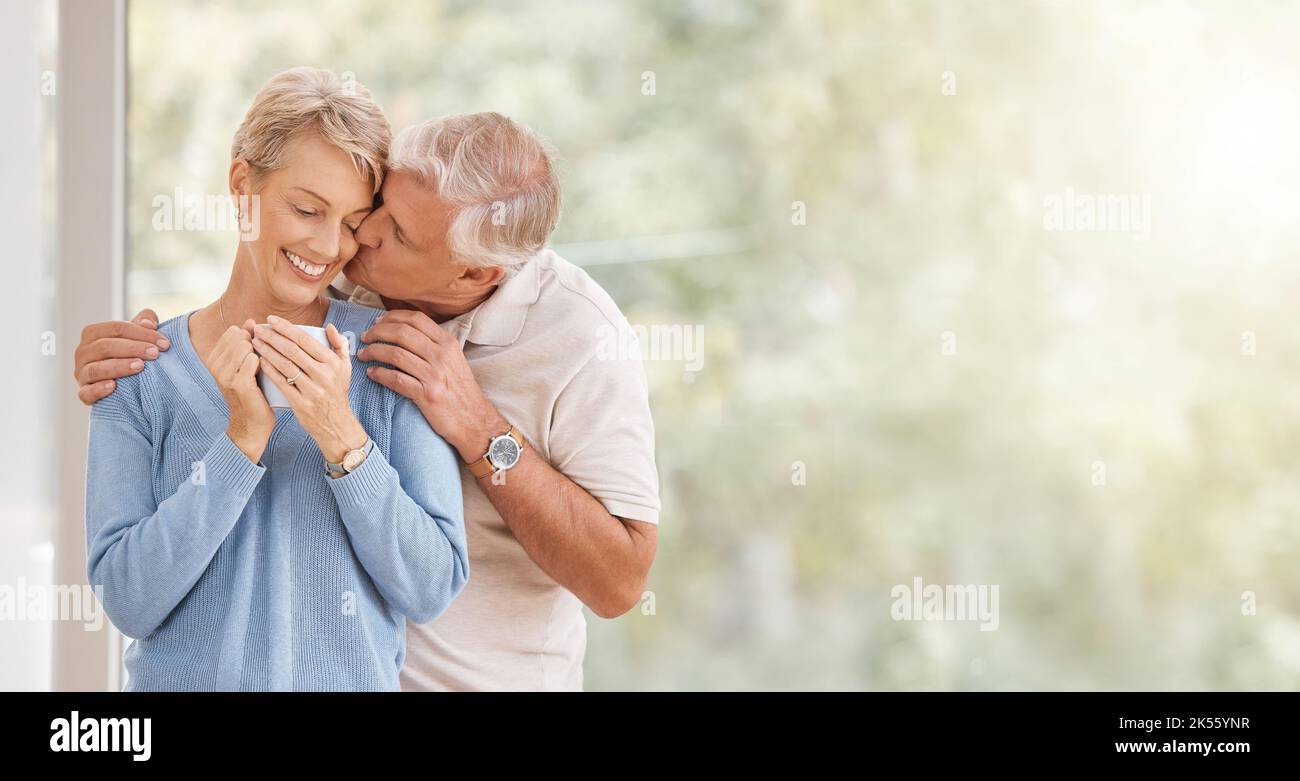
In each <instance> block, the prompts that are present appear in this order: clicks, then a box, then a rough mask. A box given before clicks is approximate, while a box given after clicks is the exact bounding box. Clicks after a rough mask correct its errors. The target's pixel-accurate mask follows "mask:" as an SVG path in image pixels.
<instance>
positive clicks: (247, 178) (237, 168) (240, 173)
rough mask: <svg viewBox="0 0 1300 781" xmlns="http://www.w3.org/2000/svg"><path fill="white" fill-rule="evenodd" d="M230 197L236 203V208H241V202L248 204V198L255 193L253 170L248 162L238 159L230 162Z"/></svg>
mask: <svg viewBox="0 0 1300 781" xmlns="http://www.w3.org/2000/svg"><path fill="white" fill-rule="evenodd" d="M228 178H229V180H230V197H231V198H232V199H233V200H234V201H235V208H239V207H240V206H241V205H242V204H241V200H242V202H243V203H247V202H248V196H249V195H251V194H252V193H253V169H252V167H251V166H250V165H249V164H248V161H247V160H244V159H243V158H240V157H237V158H235V159H234V160H231V161H230V173H229V177H228Z"/></svg>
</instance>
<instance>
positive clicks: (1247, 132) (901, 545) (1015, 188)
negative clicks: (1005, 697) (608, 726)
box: [128, 0, 1300, 690]
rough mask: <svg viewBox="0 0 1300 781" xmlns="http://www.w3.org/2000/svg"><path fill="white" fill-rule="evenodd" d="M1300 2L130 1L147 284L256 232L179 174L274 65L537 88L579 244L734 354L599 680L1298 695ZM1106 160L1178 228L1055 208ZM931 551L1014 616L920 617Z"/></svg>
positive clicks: (634, 685) (503, 107) (135, 205)
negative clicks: (1121, 227) (218, 226)
mask: <svg viewBox="0 0 1300 781" xmlns="http://www.w3.org/2000/svg"><path fill="white" fill-rule="evenodd" d="M1298 22H1300V8H1298V7H1296V6H1294V5H1289V4H1285V3H1281V2H1260V3H1249V4H1243V3H1229V2H1223V1H1220V2H1202V3H1185V2H1140V3H1128V2H1097V3H1070V2H1054V1H1053V2H1048V1H1047V0H1042V1H1038V0H1035V1H1033V2H1031V1H1029V0H1006V1H1003V2H996V3H960V2H955V1H954V2H905V1H904V0H896V1H894V2H864V1H860V0H825V1H824V2H812V1H808V2H776V1H775V0H767V1H757V2H741V1H740V0H709V2H704V1H703V0H699V1H697V2H690V1H687V0H673V1H671V2H651V1H650V0H645V1H644V2H631V1H630V0H619V2H608V3H587V2H576V1H574V0H548V2H545V3H523V2H518V3H512V2H460V1H453V0H444V1H442V2H430V3H406V2H385V1H384V0H292V1H289V2H275V3H259V2H251V1H243V2H221V3H210V2H200V1H199V0H183V1H178V0H167V2H161V1H160V0H132V2H131V4H130V10H129V22H128V24H129V27H128V35H129V116H128V145H129V146H128V148H129V164H128V176H129V215H128V219H129V225H128V231H129V247H128V258H129V274H128V297H129V308H130V310H131V311H132V312H134V311H135V310H136V309H137V308H139V307H141V306H145V305H149V306H153V307H155V308H157V309H158V311H159V313H160V314H161V315H162V316H163V317H171V316H174V315H176V314H179V313H181V312H183V311H185V310H187V309H189V308H192V307H196V306H200V305H202V304H204V303H206V302H207V301H210V300H211V299H212V298H214V297H215V296H216V294H217V293H218V292H219V291H220V289H221V288H222V286H223V285H224V282H225V279H226V275H227V273H228V269H229V264H230V262H231V259H232V258H233V251H234V246H235V239H234V235H233V234H231V233H218V232H210V233H194V232H159V231H155V230H153V228H152V227H151V216H152V213H153V206H152V199H153V198H154V196H156V195H159V194H165V195H170V194H171V193H172V192H173V191H174V189H175V188H177V187H181V188H184V190H185V191H187V192H197V193H214V194H215V193H224V192H225V190H226V185H225V182H226V170H227V166H228V164H229V147H230V139H231V136H232V134H233V132H234V130H235V128H236V126H237V125H238V123H239V121H240V120H241V118H242V116H243V113H244V111H245V110H246V108H247V106H248V103H249V102H250V100H251V98H252V96H253V95H254V93H255V92H256V91H257V89H258V88H259V86H260V85H261V84H262V83H263V82H264V81H265V80H266V79H267V78H269V77H270V76H271V75H273V74H274V73H276V72H278V71H280V70H282V69H284V68H287V67H291V66H294V65H300V64H311V65H317V66H320V67H327V68H330V69H332V70H334V71H336V72H339V73H344V72H351V73H352V74H354V75H355V78H356V79H357V80H359V81H360V82H362V83H364V84H366V85H367V86H368V87H370V88H371V89H372V91H373V92H374V93H375V95H376V97H377V98H378V99H379V101H380V103H381V105H383V106H384V107H385V109H386V111H387V112H388V114H389V118H390V119H391V120H392V122H393V124H394V127H395V129H400V128H401V127H404V126H406V125H407V124H410V123H413V122H415V121H418V120H420V119H423V118H425V117H429V116H435V115H440V114H446V113H452V112H465V111H481V110H493V111H500V112H502V113H505V114H508V115H510V116H512V117H513V118H515V119H517V120H519V121H521V122H524V123H526V124H528V125H529V126H531V127H533V128H535V129H537V130H538V131H539V132H540V133H542V134H543V135H544V136H546V137H547V138H548V139H549V140H550V141H551V142H552V143H553V144H554V145H555V147H557V148H558V150H559V152H560V155H561V173H562V182H563V186H564V191H565V197H566V207H565V213H564V217H563V220H562V223H561V226H560V229H559V231H558V233H557V234H556V236H555V242H554V243H555V246H556V248H557V250H558V251H559V252H560V253H561V254H563V255H565V256H567V257H569V258H570V259H571V260H574V261H575V262H579V263H582V264H583V265H585V266H587V267H588V270H589V272H590V273H591V274H592V275H593V276H594V277H595V278H596V279H597V281H599V282H600V283H601V284H602V285H604V286H605V288H606V289H607V290H608V291H609V292H610V293H611V294H612V295H613V296H614V298H615V300H617V301H618V302H619V304H620V306H621V307H622V308H623V310H624V313H625V314H626V315H627V316H628V318H629V320H631V322H632V323H634V324H646V325H652V324H679V325H687V326H693V325H701V326H703V334H704V365H703V368H702V370H701V371H699V372H698V373H694V374H693V375H692V374H690V373H687V372H684V371H683V365H682V362H681V361H673V360H659V361H651V362H648V363H647V371H648V373H649V376H650V380H651V396H652V403H653V406H654V415H655V421H656V426H657V441H658V461H659V469H660V476H661V480H662V495H663V502H664V507H663V514H662V524H661V538H660V540H661V542H660V550H659V556H658V560H657V562H656V564H655V567H654V570H653V572H652V573H651V577H650V583H649V585H648V588H649V589H650V590H651V591H652V592H653V600H652V601H651V600H647V601H646V603H645V604H644V605H643V607H642V608H640V609H637V610H634V611H633V612H631V613H629V614H628V615H626V616H624V617H622V618H620V619H618V620H615V621H602V620H600V619H597V618H594V617H589V625H590V641H589V648H588V654H587V664H586V670H587V688H588V689H742V688H762V689H934V690H939V689H967V690H976V689H995V690H1001V689H1153V690H1161V689H1295V688H1297V687H1300V581H1298V579H1297V571H1298V568H1297V553H1298V547H1297V542H1300V526H1298V521H1300V486H1298V485H1297V481H1296V475H1297V472H1298V470H1300V446H1298V445H1297V442H1300V396H1298V395H1297V392H1296V391H1295V390H1294V387H1295V377H1297V376H1298V372H1300V358H1298V357H1297V356H1300V352H1298V350H1297V348H1298V347H1300V338H1298V337H1297V334H1296V328H1295V327H1294V324H1293V322H1292V321H1293V319H1294V314H1293V311H1294V310H1293V309H1292V307H1291V306H1290V303H1291V302H1294V301H1296V300H1300V278H1298V274H1297V268H1296V263H1295V255H1296V250H1297V248H1300V235H1298V228H1300V221H1297V220H1296V219H1295V218H1294V216H1293V212H1294V207H1293V204H1294V202H1295V199H1294V195H1295V194H1296V192H1295V191H1296V186H1297V185H1296V183H1297V181H1300V178H1298V177H1297V174H1298V173H1300V170H1297V169H1300V156H1298V155H1297V152H1296V138H1297V137H1300V133H1298V132H1297V131H1300V119H1298V117H1300V108H1298V107H1297V101H1298V100H1300V90H1297V85H1298V84H1300V73H1297V70H1298V69H1300V55H1298V54H1297V50H1296V47H1295V45H1294V30H1295V29H1297V23H1298ZM647 72H649V74H652V75H653V80H654V94H652V95H647V94H644V90H643V86H644V85H645V84H646V83H647ZM1067 189H1072V190H1073V191H1075V192H1078V193H1091V194H1135V195H1138V196H1141V197H1144V198H1147V199H1149V203H1150V205H1151V225H1150V228H1151V238H1150V240H1146V241H1142V240H1138V239H1135V237H1134V235H1133V234H1132V233H1126V232H1122V231H1090V232H1089V231H1054V230H1048V229H1045V227H1044V225H1045V224H1044V215H1045V210H1046V204H1047V203H1048V199H1050V198H1052V197H1056V196H1062V195H1063V194H1064V193H1066V191H1067ZM800 204H802V208H803V209H804V210H806V211H805V213H806V221H805V224H796V223H798V222H799V220H797V219H793V218H794V217H795V216H796V215H797V213H798V211H799V209H800V208H801V207H800ZM1293 294H1295V295H1293ZM800 465H802V468H803V469H806V484H799V482H800V481H798V480H797V479H794V478H795V477H796V476H797V474H798V472H799V470H800V469H801V466H800ZM1099 467H1100V469H1099ZM1103 471H1104V481H1099V480H1098V477H1099V475H1101V474H1102V473H1103ZM918 576H919V577H922V578H924V580H925V582H927V583H939V584H997V585H998V586H999V589H1000V621H999V627H998V629H997V631H993V632H981V631H979V629H978V626H977V625H976V624H974V623H957V622H896V621H894V620H892V619H891V617H890V604H891V601H892V600H891V597H890V589H891V588H892V587H893V586H894V585H895V584H911V583H912V579H913V578H914V577H918ZM1245 592H1252V593H1253V594H1254V599H1255V600H1256V603H1255V604H1256V606H1257V612H1256V613H1255V614H1249V615H1248V614H1243V604H1244V602H1243V594H1244V593H1245ZM1247 612H1248V611H1247Z"/></svg>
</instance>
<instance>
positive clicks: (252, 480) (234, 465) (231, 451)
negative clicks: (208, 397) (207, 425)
mask: <svg viewBox="0 0 1300 781" xmlns="http://www.w3.org/2000/svg"><path fill="white" fill-rule="evenodd" d="M203 464H204V468H205V469H207V470H208V476H209V478H211V479H214V480H216V481H218V482H220V483H221V484H222V485H225V486H226V487H228V488H229V489H230V490H231V491H233V492H234V493H235V494H236V495H238V496H244V497H247V496H251V495H252V493H253V489H255V488H257V484H258V482H259V481H260V480H261V479H262V475H263V474H265V473H266V467H264V466H262V465H261V464H254V463H253V462H252V461H249V460H248V456H246V455H244V451H242V450H240V449H239V446H238V445H236V444H235V443H234V442H233V441H232V440H231V439H230V435H228V434H224V433H223V434H222V435H221V436H219V437H217V439H216V441H215V442H213V443H212V447H210V448H208V452H207V453H206V454H205V455H204V456H203Z"/></svg>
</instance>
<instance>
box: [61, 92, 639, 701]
mask: <svg viewBox="0 0 1300 781" xmlns="http://www.w3.org/2000/svg"><path fill="white" fill-rule="evenodd" d="M390 158H391V159H390V168H391V171H390V173H389V175H388V176H387V177H386V178H385V180H384V184H383V191H382V202H381V203H379V205H378V206H377V207H376V208H375V210H374V211H373V212H371V213H370V215H369V216H368V217H367V218H366V219H365V221H364V222H363V223H362V224H361V225H360V226H359V228H358V230H357V232H356V238H357V240H358V242H360V244H361V247H360V249H359V251H358V253H357V255H356V257H355V258H354V259H353V260H352V262H351V263H349V264H348V265H347V266H346V267H345V270H344V274H345V275H346V277H347V278H348V280H349V281H347V282H345V281H343V280H339V282H338V284H337V285H336V294H337V295H340V296H348V297H349V298H350V299H351V300H352V301H355V302H359V303H363V304H367V305H370V306H375V307H383V308H386V309H388V310H390V311H389V312H388V313H387V314H385V315H383V316H382V318H381V319H380V320H379V322H378V323H376V324H375V325H374V326H373V327H372V328H371V329H370V331H368V332H366V333H363V334H360V339H361V341H362V342H363V343H364V346H363V347H362V349H360V350H359V351H358V353H357V356H358V357H359V358H361V359H362V360H367V361H376V362H379V363H382V364H386V366H385V367H378V366H376V367H372V368H370V369H369V375H370V377H371V378H372V379H374V380H375V381H376V382H379V383H382V384H383V385H386V386H388V387H390V388H392V389H393V390H395V391H397V392H399V393H401V394H402V395H404V396H406V397H408V398H410V399H411V400H412V401H414V402H415V403H416V405H418V407H419V408H420V410H421V411H422V412H423V413H424V417H425V419H426V420H427V421H428V423H429V425H430V426H432V427H433V429H434V430H435V431H437V432H438V433H439V434H440V435H441V436H442V437H443V439H445V440H446V441H447V442H449V443H450V444H451V445H452V446H453V447H455V448H456V450H457V451H459V453H460V457H461V459H462V460H463V462H464V465H463V468H462V470H461V477H462V483H463V488H464V497H465V523H466V527H467V530H468V539H469V556H470V578H469V583H468V585H467V586H466V588H465V590H464V592H463V593H462V594H461V596H460V598H459V599H458V600H457V601H456V602H455V603H453V604H452V606H451V607H450V608H448V610H447V611H446V612H445V613H444V614H443V615H442V616H440V617H439V618H438V619H437V620H435V621H433V622H431V623H429V624H424V625H408V628H407V658H406V662H405V665H404V667H403V669H402V673H401V682H402V688H403V689H404V690H445V689H456V690H483V689H487V690H500V689H510V690H525V689H527V690H577V689H581V688H582V660H583V655H584V652H585V649H586V622H585V620H584V618H583V615H582V606H583V605H584V604H585V605H586V606H587V607H589V608H590V609H591V610H592V612H594V613H596V615H598V616H601V617H604V618H612V617H615V616H618V615H621V614H623V613H625V612H627V611H628V610H629V609H631V608H632V607H633V606H634V605H635V604H636V603H637V602H638V601H639V599H640V597H641V594H642V590H643V588H644V585H645V581H646V577H647V575H648V573H649V570H650V565H651V562H652V561H653V560H654V555H655V547H656V542H657V530H658V526H657V524H658V515H659V495H658V494H659V488H658V477H657V475H656V471H655V463H654V429H653V423H652V421H651V417H650V407H649V399H648V396H647V391H646V381H645V374H644V370H643V369H642V367H641V365H640V363H639V361H637V360H636V359H635V357H633V358H632V359H630V360H629V359H627V357H626V356H625V355H623V354H622V353H623V351H613V357H611V351H610V350H607V349H602V344H603V342H605V341H614V340H617V343H618V344H627V343H628V342H630V341H632V337H631V336H630V330H631V329H630V327H629V326H628V324H627V321H626V320H625V319H624V317H623V315H622V313H621V312H620V311H619V309H618V307H617V306H616V305H615V304H614V302H613V300H611V299H610V297H609V295H608V294H606V293H605V291H604V290H603V289H601V287H600V286H599V285H597V284H596V283H595V282H594V281H593V280H592V279H591V278H590V277H589V276H588V275H587V274H586V273H585V272H583V271H582V270H581V269H579V268H577V267H576V266H574V265H572V264H570V263H568V262H567V261H565V260H564V259H563V258H561V257H559V256H558V255H556V254H555V253H554V252H552V251H551V250H549V249H546V242H547V239H548V237H549V236H550V233H551V231H552V230H553V229H554V228H555V225H556V223H557V221H558V220H559V214H560V189H559V183H558V180H557V178H556V174H555V170H554V167H553V163H552V160H551V158H550V156H549V155H548V154H547V153H546V151H545V149H544V147H543V145H542V143H541V142H540V140H539V139H538V138H537V137H536V136H535V135H534V134H533V133H532V132H531V131H530V130H528V129H527V128H525V127H522V126H520V125H518V124H517V123H515V122H512V121H511V120H509V119H508V118H506V117H503V116H501V115H499V114H494V113H480V114H467V115H458V116H451V117H446V118H443V119H440V120H434V121H430V122H426V123H424V124H421V125H417V126H415V127H412V128H409V129H407V130H406V131H405V132H403V133H401V134H400V135H399V136H398V138H397V140H396V141H395V142H394V144H393V149H392V152H391V155H390ZM157 322H158V317H157V315H155V314H154V313H153V311H152V310H148V309H146V310H144V311H142V312H141V313H140V314H139V315H137V316H136V318H135V320H134V321H132V322H130V323H127V322H109V323H99V324H95V325H92V326H89V327H87V328H86V329H85V331H84V332H83V334H82V343H81V345H80V346H79V347H78V348H77V353H76V377H77V380H78V381H79V383H81V390H80V397H81V399H82V401H83V402H85V403H87V404H90V403H93V402H94V401H96V400H97V399H100V398H103V397H104V396H106V395H108V394H109V393H112V392H113V388H114V383H113V379H114V378H117V377H123V376H126V375H128V374H131V373H134V372H136V371H139V368H138V367H139V366H142V365H143V364H142V361H143V360H149V359H152V358H154V357H156V356H157V354H158V353H157V350H159V349H164V350H165V349H167V347H168V344H167V343H166V340H165V339H162V338H161V337H160V335H159V334H158V333H157V332H156V331H155V330H153V329H154V326H155V324H156V323H157ZM388 367H391V368H388Z"/></svg>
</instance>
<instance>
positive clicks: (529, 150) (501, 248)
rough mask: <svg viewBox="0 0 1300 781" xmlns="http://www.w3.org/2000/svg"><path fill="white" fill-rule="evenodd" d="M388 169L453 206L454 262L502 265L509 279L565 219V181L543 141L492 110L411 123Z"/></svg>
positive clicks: (399, 139) (451, 238)
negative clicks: (562, 206)
mask: <svg viewBox="0 0 1300 781" xmlns="http://www.w3.org/2000/svg"><path fill="white" fill-rule="evenodd" d="M389 169H390V170H392V171H407V172H409V173H411V174H413V175H414V176H415V178H416V181H418V182H419V183H420V184H421V186H424V187H428V188H431V189H433V191H434V192H435V193H437V195H438V197H440V198H442V199H443V200H444V201H447V202H448V203H449V204H451V206H452V208H453V211H452V215H451V221H450V224H449V225H448V228H447V245H448V247H449V248H450V249H451V258H452V260H453V261H454V262H456V263H459V264H461V265H465V266H486V267H490V266H501V267H502V268H503V269H505V272H506V277H507V278H509V277H510V276H513V275H514V274H515V273H517V272H518V271H519V269H521V268H523V266H524V264H525V263H527V262H528V260H529V259H530V258H532V257H533V256H534V255H536V254H537V253H538V252H540V251H541V250H542V248H543V247H545V246H546V241H547V239H548V238H549V237H550V235H551V232H552V231H553V230H555V226H556V225H557V224H558V223H559V221H560V182H559V179H558V178H557V177H556V174H555V165H554V162H553V158H552V156H551V154H550V152H549V150H548V149H547V145H546V143H545V142H544V141H543V140H542V139H541V138H540V137H538V135H537V134H536V133H534V132H533V131H532V130H530V129H528V128H527V127H524V126H523V125H520V124H519V123H517V122H514V121H513V120H511V119H510V118H509V117H505V116H502V115H501V114H497V113H494V112H482V113H478V114H453V115H451V116H447V117H442V118H441V119H432V120H429V121H427V122H424V123H421V124H419V125H415V126H413V127H409V128H407V129H406V130H403V131H402V132H401V133H399V134H398V136H397V138H396V140H394V141H393V146H392V149H391V150H390V152H389Z"/></svg>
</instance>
